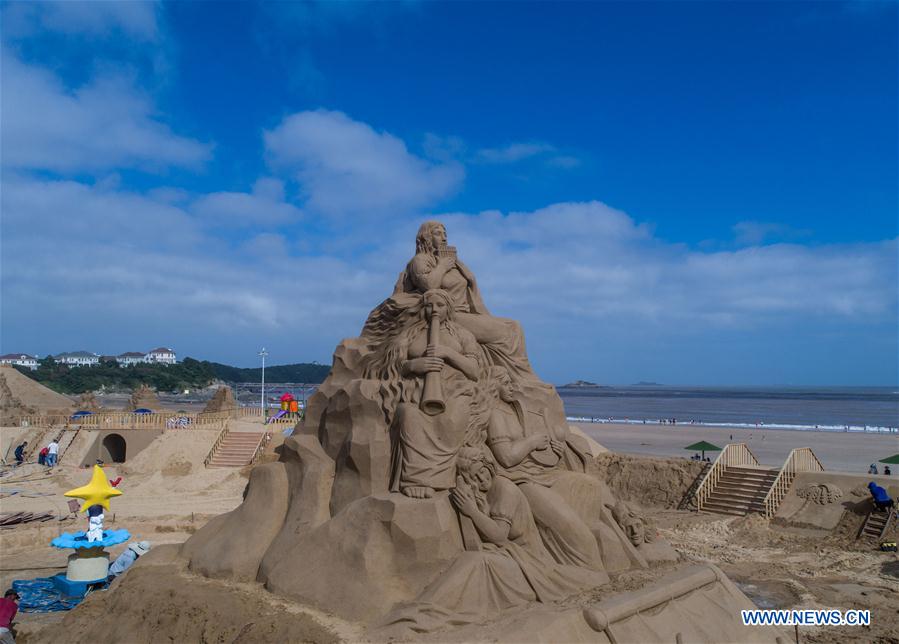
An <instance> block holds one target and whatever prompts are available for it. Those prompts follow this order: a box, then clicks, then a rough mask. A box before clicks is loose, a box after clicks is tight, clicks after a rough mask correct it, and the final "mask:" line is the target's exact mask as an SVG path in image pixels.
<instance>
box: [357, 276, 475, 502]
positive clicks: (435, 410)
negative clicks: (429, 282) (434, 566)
mask: <svg viewBox="0 0 899 644" xmlns="http://www.w3.org/2000/svg"><path fill="white" fill-rule="evenodd" d="M401 317H402V319H401V320H400V321H397V324H396V325H393V326H394V328H395V329H398V330H394V332H392V333H390V334H387V335H386V337H385V338H384V339H383V340H382V342H381V345H382V346H381V347H380V348H379V350H378V351H376V352H375V354H374V355H376V356H378V361H377V362H376V363H373V364H370V365H369V366H368V371H369V373H371V374H373V375H375V376H376V377H377V378H378V379H379V380H381V381H382V385H381V393H382V399H383V406H384V411H385V415H386V416H387V420H388V423H389V426H390V427H391V431H392V434H393V456H392V459H391V460H392V472H391V486H390V489H391V490H392V491H395V492H402V493H403V494H405V495H406V496H410V497H413V498H429V497H431V496H433V494H434V491H435V490H448V489H451V488H452V487H454V486H455V481H456V466H455V459H456V453H457V452H458V451H459V448H460V447H461V446H462V443H463V441H464V439H465V432H466V429H467V426H468V417H469V408H470V406H471V399H472V395H473V393H474V383H475V382H476V381H477V379H478V372H479V369H480V366H479V363H478V353H479V352H478V344H477V341H476V340H475V339H474V336H473V335H472V334H471V333H470V332H469V331H468V330H467V329H465V328H464V327H462V326H460V325H458V324H457V323H456V321H455V313H454V310H453V307H452V301H451V299H450V297H449V294H448V293H447V292H446V291H443V290H439V289H435V290H430V291H428V292H426V293H424V294H423V295H421V296H418V302H417V303H415V304H414V305H413V306H411V307H409V308H407V309H405V310H404V311H403V313H402V316H401ZM431 340H434V341H435V342H432V341H431Z"/></svg>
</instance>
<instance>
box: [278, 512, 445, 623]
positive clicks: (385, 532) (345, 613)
mask: <svg viewBox="0 0 899 644" xmlns="http://www.w3.org/2000/svg"><path fill="white" fill-rule="evenodd" d="M462 549H463V548H462V537H461V533H460V531H459V519H458V517H457V516H456V513H455V511H454V510H453V508H452V506H451V504H450V501H449V498H448V496H447V495H446V494H440V495H437V496H435V497H434V498H431V499H410V498H408V497H406V496H404V495H402V494H379V495H374V496H368V497H365V498H363V499H359V500H358V501H355V502H353V503H351V504H350V505H349V506H347V507H346V508H344V510H343V511H342V512H341V513H340V514H338V515H337V516H335V517H334V518H333V519H331V520H330V521H328V522H327V523H325V524H324V525H321V526H320V527H318V528H317V529H316V530H314V531H312V532H311V533H309V534H307V535H305V536H303V537H301V538H300V539H298V540H296V541H295V542H294V547H293V548H292V549H291V551H290V552H289V553H288V554H287V556H285V557H283V558H282V559H281V560H280V561H278V562H277V564H276V565H273V566H271V567H270V568H269V571H268V574H267V579H266V584H265V585H266V588H268V589H269V590H271V591H273V592H276V593H278V594H281V595H286V596H289V597H292V598H294V599H297V600H299V601H302V602H308V603H309V604H312V605H314V606H316V607H318V608H321V609H324V610H327V611H330V612H333V613H335V614H337V615H339V616H341V617H344V618H346V619H361V620H365V621H368V620H372V619H375V618H377V617H380V616H381V615H383V614H385V613H386V612H387V611H388V610H389V609H390V608H391V607H392V606H393V605H394V604H396V603H398V602H400V601H407V600H410V599H412V598H413V597H415V596H417V595H418V594H419V593H420V592H421V591H422V590H423V589H424V587H425V586H426V585H427V584H428V583H430V582H431V581H432V580H433V579H434V578H435V577H437V576H438V575H439V574H440V573H441V572H443V571H444V570H445V569H447V568H448V567H449V566H450V564H452V562H453V560H454V559H455V558H456V557H457V556H458V555H459V554H460V553H461V552H462ZM303 553H315V554H314V556H304V554H303Z"/></svg>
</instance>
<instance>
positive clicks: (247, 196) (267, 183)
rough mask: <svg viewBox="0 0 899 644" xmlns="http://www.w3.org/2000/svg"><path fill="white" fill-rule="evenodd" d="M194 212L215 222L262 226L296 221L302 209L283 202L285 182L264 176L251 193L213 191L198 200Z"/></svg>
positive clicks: (219, 223)
mask: <svg viewBox="0 0 899 644" xmlns="http://www.w3.org/2000/svg"><path fill="white" fill-rule="evenodd" d="M191 211H192V212H193V213H195V214H196V215H198V216H199V217H202V218H204V219H207V220H209V221H210V222H211V223H214V224H216V225H225V226H240V227H248V226H260V225H274V224H283V223H296V222H298V221H299V220H300V219H301V218H302V212H301V211H300V209H299V208H297V207H296V206H293V205H291V204H289V203H286V202H285V201H284V183H283V182H281V181H280V180H278V179H272V178H269V177H265V178H262V179H259V180H258V181H256V183H255V184H254V185H253V191H252V193H245V192H214V193H212V194H208V195H204V196H202V197H200V198H199V199H197V200H196V201H195V202H194V204H193V206H192V207H191Z"/></svg>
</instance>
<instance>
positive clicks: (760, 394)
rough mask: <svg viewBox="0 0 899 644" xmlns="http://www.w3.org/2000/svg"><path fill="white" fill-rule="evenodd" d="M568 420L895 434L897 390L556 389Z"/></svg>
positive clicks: (898, 426)
mask: <svg viewBox="0 0 899 644" xmlns="http://www.w3.org/2000/svg"><path fill="white" fill-rule="evenodd" d="M558 391H559V395H560V396H561V397H562V401H563V402H564V403H565V411H566V413H567V415H568V417H569V420H577V421H584V422H616V423H625V422H627V423H644V422H646V423H660V422H672V421H675V422H676V423H677V424H690V423H693V424H702V425H721V426H725V427H771V428H781V429H819V430H830V431H874V432H890V431H892V432H899V391H897V388H896V387H827V388H804V387H674V386H671V387H666V386H630V387H599V388H593V387H559V389H558Z"/></svg>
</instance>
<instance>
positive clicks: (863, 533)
mask: <svg viewBox="0 0 899 644" xmlns="http://www.w3.org/2000/svg"><path fill="white" fill-rule="evenodd" d="M894 515H895V511H894V510H893V509H892V508H891V509H889V510H878V509H877V508H872V509H871V511H870V512H868V516H867V517H865V522H864V523H863V524H862V529H861V530H859V532H858V536H857V537H856V539H880V538H882V537H883V536H884V535H885V534H886V533H887V530H888V529H889V527H890V523H892V519H893V516H894Z"/></svg>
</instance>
